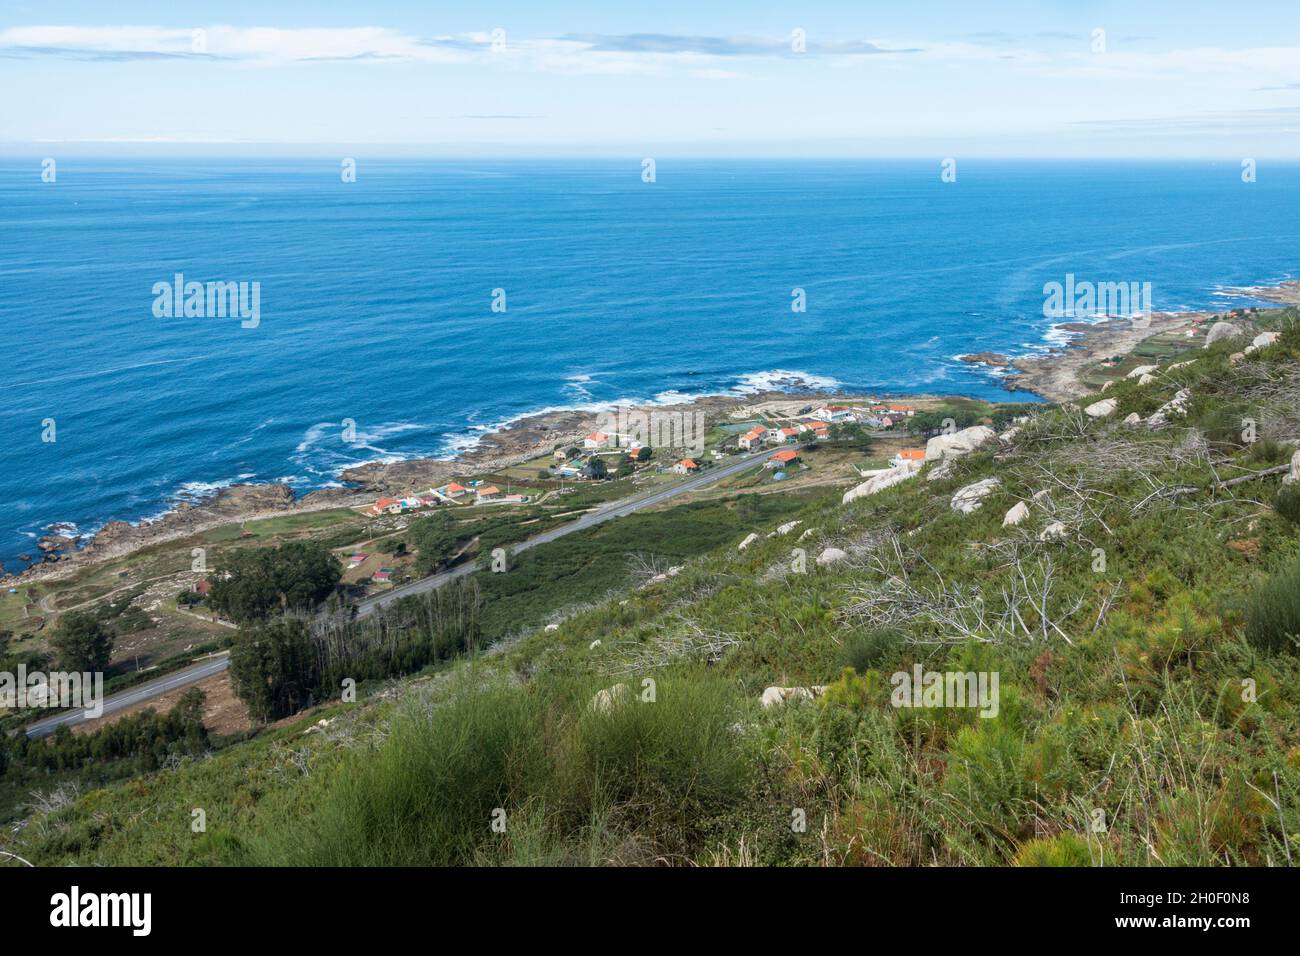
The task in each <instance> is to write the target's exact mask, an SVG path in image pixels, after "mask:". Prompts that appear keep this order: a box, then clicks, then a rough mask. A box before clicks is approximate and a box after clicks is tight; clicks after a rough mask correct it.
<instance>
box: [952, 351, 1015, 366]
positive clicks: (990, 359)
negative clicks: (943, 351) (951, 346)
mask: <svg viewBox="0 0 1300 956" xmlns="http://www.w3.org/2000/svg"><path fill="white" fill-rule="evenodd" d="M957 358H958V359H959V360H960V361H963V362H969V363H971V364H972V365H989V366H992V367H993V368H1006V367H1007V366H1008V365H1010V364H1011V359H1009V358H1007V357H1006V356H1005V355H1003V354H1002V353H1001V352H972V353H971V354H970V355H958V356H957Z"/></svg>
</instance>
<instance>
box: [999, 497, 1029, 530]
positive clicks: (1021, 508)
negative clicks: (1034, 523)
mask: <svg viewBox="0 0 1300 956" xmlns="http://www.w3.org/2000/svg"><path fill="white" fill-rule="evenodd" d="M1028 517H1029V505H1027V504H1025V503H1024V502H1023V501H1017V502H1016V503H1015V504H1014V505H1012V506H1011V508H1010V510H1009V511H1007V516H1006V517H1005V518H1003V519H1002V527H1004V528H1014V527H1015V526H1016V525H1018V524H1020V522H1022V521H1024V520H1025V519H1026V518H1028Z"/></svg>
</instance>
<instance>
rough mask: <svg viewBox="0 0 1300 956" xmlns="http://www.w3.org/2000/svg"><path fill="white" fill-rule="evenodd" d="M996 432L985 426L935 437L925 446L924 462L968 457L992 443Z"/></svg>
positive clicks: (976, 426)
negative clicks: (982, 446) (981, 447)
mask: <svg viewBox="0 0 1300 956" xmlns="http://www.w3.org/2000/svg"><path fill="white" fill-rule="evenodd" d="M997 437H998V436H997V432H995V431H994V430H993V429H991V428H989V427H988V426H987V425H975V426H973V427H971V428H963V429H962V430H961V431H959V432H953V433H952V434H951V435H936V436H935V437H934V438H931V439H930V440H929V441H928V442H926V444H925V460H926V461H939V460H942V459H945V458H960V457H961V456H962V455H969V454H970V453H971V452H973V451H975V449H977V448H979V447H980V446H981V445H983V444H985V443H986V442H990V441H994V440H995V439H996V438H997Z"/></svg>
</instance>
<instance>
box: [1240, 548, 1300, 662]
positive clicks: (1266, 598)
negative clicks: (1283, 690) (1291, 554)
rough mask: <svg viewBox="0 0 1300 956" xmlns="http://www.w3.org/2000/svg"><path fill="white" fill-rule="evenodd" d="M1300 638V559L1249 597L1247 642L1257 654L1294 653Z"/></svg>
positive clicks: (1281, 570) (1284, 566)
mask: <svg viewBox="0 0 1300 956" xmlns="http://www.w3.org/2000/svg"><path fill="white" fill-rule="evenodd" d="M1298 637H1300V558H1293V559H1292V560H1291V561H1290V562H1289V563H1287V564H1285V565H1283V566H1282V567H1281V568H1280V569H1279V570H1278V571H1277V573H1275V574H1274V575H1273V576H1272V577H1271V578H1269V579H1268V581H1266V582H1265V583H1264V584H1263V585H1262V586H1261V587H1259V588H1258V589H1257V590H1256V591H1255V593H1254V594H1252V595H1251V597H1250V603H1249V607H1248V608H1247V611H1246V640H1247V641H1249V642H1250V644H1251V646H1252V647H1254V648H1255V649H1256V650H1259V651H1265V652H1269V653H1272V652H1276V651H1284V650H1289V651H1295V650H1296V641H1297V638H1298Z"/></svg>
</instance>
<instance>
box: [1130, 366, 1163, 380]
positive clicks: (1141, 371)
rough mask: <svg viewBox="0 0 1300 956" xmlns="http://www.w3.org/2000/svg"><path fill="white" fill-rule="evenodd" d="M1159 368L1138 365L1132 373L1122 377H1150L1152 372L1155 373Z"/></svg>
mask: <svg viewBox="0 0 1300 956" xmlns="http://www.w3.org/2000/svg"><path fill="white" fill-rule="evenodd" d="M1159 367H1160V366H1158V365H1139V366H1138V367H1137V368H1135V369H1133V371H1131V372H1129V373H1128V374H1127V375H1125V376H1124V377H1125V378H1141V377H1142V376H1144V375H1150V374H1151V373H1152V372H1154V371H1155V370H1156V369H1158V368H1159Z"/></svg>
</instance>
